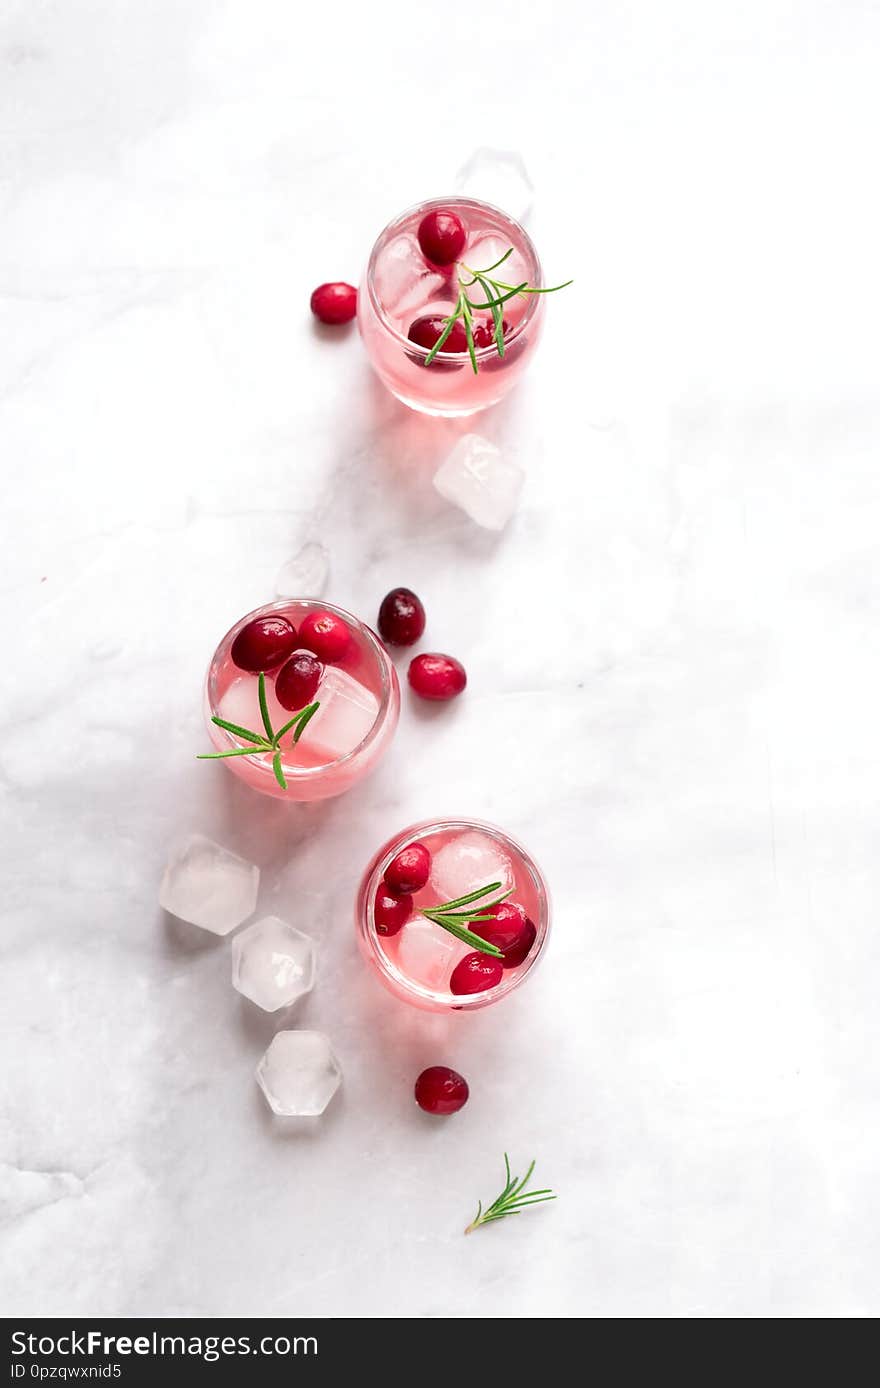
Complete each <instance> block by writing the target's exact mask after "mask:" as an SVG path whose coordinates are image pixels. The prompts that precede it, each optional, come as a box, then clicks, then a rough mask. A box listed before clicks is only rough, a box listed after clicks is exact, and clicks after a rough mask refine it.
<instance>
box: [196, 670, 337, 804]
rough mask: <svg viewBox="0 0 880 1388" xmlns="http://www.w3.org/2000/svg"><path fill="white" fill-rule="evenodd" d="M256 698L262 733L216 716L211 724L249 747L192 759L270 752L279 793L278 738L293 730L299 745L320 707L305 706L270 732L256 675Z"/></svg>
mask: <svg viewBox="0 0 880 1388" xmlns="http://www.w3.org/2000/svg"><path fill="white" fill-rule="evenodd" d="M257 696H258V698H259V701H260V717H261V718H262V720H263V728H264V729H265V733H254V732H251V730H250V728H240V727H239V725H238V724H237V723H227V721H226V719H225V718H218V717H217V716H216V714H215V715H214V716H213V717H212V719H211V722H212V723H216V725H217V727H218V728H223V730H224V731H225V732H227V733H232V734H233V736H234V737H243V738H244V739H245V741H246V742H250V743H252V744H253V745H252V746H251V747H234V748H233V749H232V750H231V751H229V752H200V753H199V754H198V756H197V757H196V760H197V761H222V759H223V758H224V757H258V756H261V755H262V754H263V753H265V752H271V753H272V770H273V772H274V773H275V780H276V781H277V782H278V784H279V786H280V787H281V789H282V790H287V779H286V777H285V775H284V767H283V766H282V765H281V739H282V737H284V736H285V734H286V733H289V732H291V731H293V741H294V742H299V740H300V738H301V737H302V735H303V733H304V732H305V730H306V726H307V724H308V722H309V720H310V719H311V718H314V716H315V714H316V713H317V712H318V709H319V708H320V704H319V703H317V702H316V703H313V704H307V705H306V707H305V708H303V709H300V711H299V713H295V714H294V715H293V717H292V718H290V719H288V721H287V722H286V723H285V724H284V727H283V728H279V729H278V731H277V732H274V731H273V729H272V720H271V718H270V717H269V703H268V700H267V699H266V676H265V675H264V674H263V673H262V671H261V672H260V678H259V682H258V684H257Z"/></svg>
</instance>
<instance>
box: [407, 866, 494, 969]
mask: <svg viewBox="0 0 880 1388" xmlns="http://www.w3.org/2000/svg"><path fill="white" fill-rule="evenodd" d="M500 886H501V883H500V882H490V883H489V884H488V886H486V887H480V889H479V891H476V892H469V893H468V895H467V896H458V897H456V898H455V900H454V901H446V902H444V903H443V905H442V906H420V907H419V910H420V911H421V913H422V915H423V916H427V918H428V920H429V921H433V922H434V924H435V925H439V926H442V927H443V929H444V930H448V931H449V933H450V935H454V936H455V938H456V939H457V940H461V942H462V944H465V945H470V947H471V949H478V950H479V951H480V953H481V954H491V955H492V956H493V957H494V958H495V959H503V957H504V956H503V955H502V953H501V950H500V949H498V947H497V946H496V945H490V944H489V941H488V940H484V939H483V938H482V937H481V936H480V935H475V934H474V933H473V931H471V930H468V929H467V926H468V925H469V924H470V923H471V922H473V921H490V920H493V919H494V916H493V914H492V913H493V911H494V909H495V907H496V906H500V905H501V903H502V901H506V900H507V898H508V897H509V896H511V895H512V892H513V888H511V889H510V891H509V892H504V894H503V895H502V896H498V897H496V898H495V900H494V901H484V902H480V904H479V905H476V906H475V903H476V902H479V901H480V897H486V896H489V895H490V893H492V892H497V891H498V888H499V887H500ZM471 908H473V909H471Z"/></svg>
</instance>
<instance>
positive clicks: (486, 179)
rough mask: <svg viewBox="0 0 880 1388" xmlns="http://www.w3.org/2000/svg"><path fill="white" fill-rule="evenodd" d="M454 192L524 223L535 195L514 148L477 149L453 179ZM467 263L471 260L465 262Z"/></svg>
mask: <svg viewBox="0 0 880 1388" xmlns="http://www.w3.org/2000/svg"><path fill="white" fill-rule="evenodd" d="M455 191H456V192H457V193H461V194H462V195H463V196H464V197H468V198H481V199H482V200H483V202H491V203H494V205H495V206H496V207H500V208H501V210H502V212H506V213H507V214H508V216H510V217H513V218H514V219H515V220H516V221H517V222H523V221H525V219H526V217H527V216H528V214H529V212H530V211H531V207H532V202H533V200H534V196H535V189H534V185H533V183H532V180H531V179H530V178H529V173H528V169H527V168H526V166H525V162H524V160H523V157H522V155H521V154H518V153H517V151H516V150H514V149H492V148H490V147H489V146H488V145H484V146H483V147H482V148H480V149H477V150H475V151H474V153H473V154H472V155H471V157H470V159H468V160H467V162H466V163H465V164H462V166H461V168H460V169H459V171H458V173H457V174H456V176H455ZM468 264H470V261H468Z"/></svg>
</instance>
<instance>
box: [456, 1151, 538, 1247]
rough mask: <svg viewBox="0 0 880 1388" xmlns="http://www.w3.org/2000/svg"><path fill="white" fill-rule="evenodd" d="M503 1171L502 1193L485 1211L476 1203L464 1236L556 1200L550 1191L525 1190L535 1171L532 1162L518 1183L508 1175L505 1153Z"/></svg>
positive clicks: (508, 1162) (479, 1203) (505, 1154)
mask: <svg viewBox="0 0 880 1388" xmlns="http://www.w3.org/2000/svg"><path fill="white" fill-rule="evenodd" d="M504 1169H505V1171H506V1173H507V1180H506V1181H505V1183H504V1189H503V1191H502V1192H501V1194H500V1195H499V1196H498V1197H497V1199H495V1200H493V1201H492V1204H491V1205H488V1206H487V1207H486V1209H485V1210H484V1209H483V1205H482V1201H478V1202H477V1213H476V1214H475V1215H474V1218H473V1219H472V1220H471V1222H470V1224H469V1225H468V1227H467V1228H466V1229H465V1231H464V1232H465V1233H466V1234H471V1233H473V1231H474V1229H480V1228H482V1226H483V1225H484V1224H491V1223H492V1222H493V1220H496V1219H506V1218H507V1216H508V1215H515V1214H519V1212H520V1210H527V1209H528V1207H529V1205H542V1204H543V1203H544V1201H545V1200H555V1199H556V1196H555V1195H554V1194H553V1191H552V1190H526V1186H527V1185H528V1183H529V1180H530V1179H531V1175H532V1172H533V1171H534V1169H535V1163H534V1162H532V1163H531V1165H530V1166H529V1169H528V1171H527V1172H526V1174H525V1176H523V1178H522V1180H521V1181H519V1180H517V1178H516V1177H515V1176H511V1174H510V1161H509V1159H508V1156H507V1153H506V1152H505V1153H504Z"/></svg>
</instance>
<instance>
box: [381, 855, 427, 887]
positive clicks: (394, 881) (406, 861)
mask: <svg viewBox="0 0 880 1388" xmlns="http://www.w3.org/2000/svg"><path fill="white" fill-rule="evenodd" d="M430 875H431V855H430V853H429V852H428V850H427V848H426V847H425V845H424V844H423V843H411V844H408V845H407V847H406V848H401V850H400V852H399V853H398V854H397V856H396V857H394V858H392V859H391V862H390V863H389V864H388V866H387V868H386V869H385V886H386V887H387V888H388V890H389V892H392V893H393V895H394V896H408V895H411V894H412V893H413V892H420V891H421V890H422V887H424V885H425V883H426V882H427V880H428V878H429V877H430Z"/></svg>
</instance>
